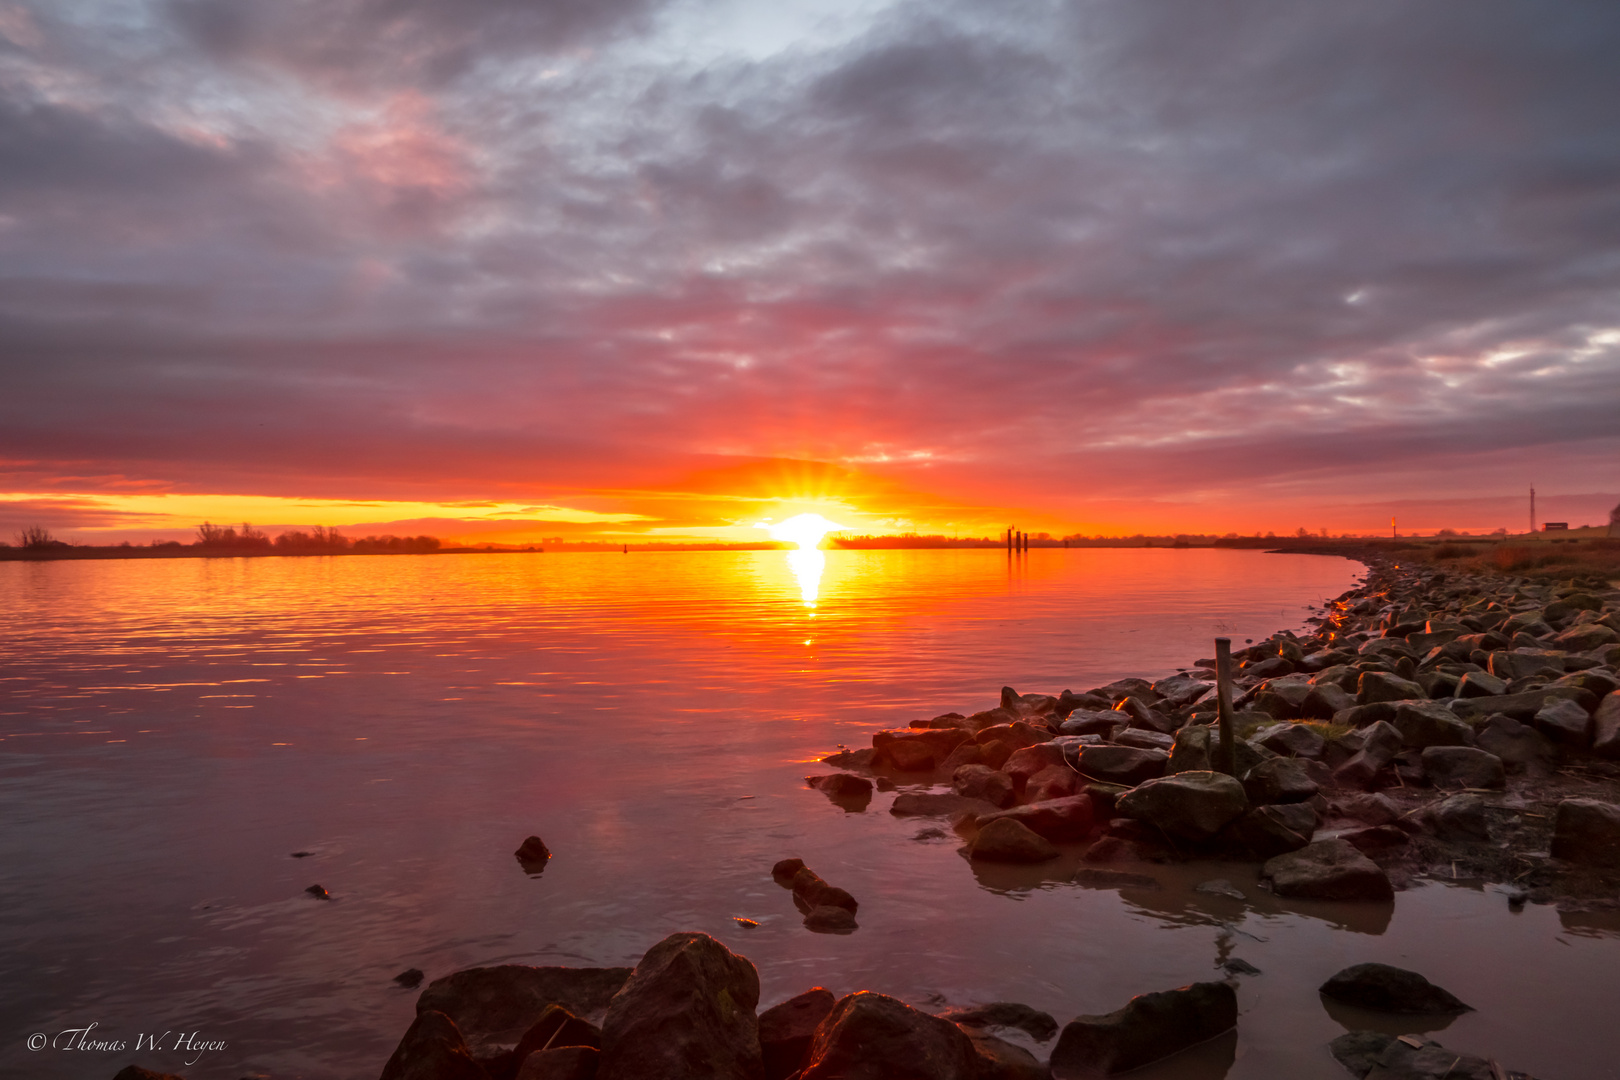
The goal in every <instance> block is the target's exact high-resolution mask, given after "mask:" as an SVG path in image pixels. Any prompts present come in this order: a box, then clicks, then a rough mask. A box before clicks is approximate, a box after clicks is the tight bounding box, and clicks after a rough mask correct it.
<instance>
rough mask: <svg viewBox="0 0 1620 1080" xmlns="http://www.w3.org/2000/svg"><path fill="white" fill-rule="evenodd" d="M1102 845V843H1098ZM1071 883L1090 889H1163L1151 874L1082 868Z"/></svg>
mask: <svg viewBox="0 0 1620 1080" xmlns="http://www.w3.org/2000/svg"><path fill="white" fill-rule="evenodd" d="M1098 843H1099V844H1100V843H1102V841H1100V840H1099V841H1098ZM1069 881H1070V882H1071V883H1073V884H1075V885H1082V886H1084V887H1086V888H1088V889H1162V888H1164V886H1163V885H1161V884H1159V879H1158V878H1156V877H1154V876H1153V875H1151V874H1133V873H1131V872H1130V871H1129V870H1103V869H1100V868H1096V867H1090V866H1082V867H1081V868H1080V869H1078V870H1076V871H1075V872H1074V876H1073V877H1071V878H1070V879H1069Z"/></svg>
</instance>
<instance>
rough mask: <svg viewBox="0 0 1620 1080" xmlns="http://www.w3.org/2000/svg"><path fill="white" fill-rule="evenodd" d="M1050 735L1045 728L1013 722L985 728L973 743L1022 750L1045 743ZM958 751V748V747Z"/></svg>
mask: <svg viewBox="0 0 1620 1080" xmlns="http://www.w3.org/2000/svg"><path fill="white" fill-rule="evenodd" d="M1051 737H1052V733H1051V732H1050V731H1048V730H1047V729H1046V728H1045V727H1036V726H1035V725H1034V724H1030V723H1027V722H1025V721H1023V720H1015V721H1013V722H1012V723H1010V724H996V725H994V726H992V727H987V728H985V729H984V730H983V731H981V732H979V733H978V734H977V735H975V736H973V741H974V742H976V743H979V744H981V745H982V744H985V743H991V742H1001V743H1006V744H1007V746H1008V747H1009V748H1011V749H1013V750H1022V749H1023V748H1024V747H1026V746H1035V745H1037V744H1039V743H1043V742H1046V741H1047V740H1048V739H1050V738H1051ZM958 749H960V747H958Z"/></svg>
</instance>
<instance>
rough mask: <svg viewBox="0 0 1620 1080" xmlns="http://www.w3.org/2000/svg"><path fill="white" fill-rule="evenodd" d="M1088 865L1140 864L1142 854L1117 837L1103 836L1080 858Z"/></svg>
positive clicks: (1129, 843) (1133, 846) (1127, 841)
mask: <svg viewBox="0 0 1620 1080" xmlns="http://www.w3.org/2000/svg"><path fill="white" fill-rule="evenodd" d="M1080 858H1081V859H1083V860H1085V861H1086V862H1088V863H1114V862H1141V861H1142V853H1141V851H1139V850H1138V849H1137V847H1136V845H1135V844H1133V843H1131V842H1130V841H1129V840H1126V839H1123V838H1122V837H1118V836H1104V837H1102V838H1101V839H1099V840H1098V841H1096V842H1095V843H1094V844H1092V845H1091V846H1090V847H1088V848H1086V850H1085V853H1084V854H1083V855H1081V856H1080Z"/></svg>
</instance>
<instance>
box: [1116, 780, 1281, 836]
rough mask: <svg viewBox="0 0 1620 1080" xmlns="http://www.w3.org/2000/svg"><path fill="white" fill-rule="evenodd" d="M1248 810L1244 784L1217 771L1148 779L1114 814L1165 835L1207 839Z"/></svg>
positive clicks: (1128, 794) (1129, 793)
mask: <svg viewBox="0 0 1620 1080" xmlns="http://www.w3.org/2000/svg"><path fill="white" fill-rule="evenodd" d="M1248 808H1249V800H1248V798H1247V797H1246V796H1245V795H1244V793H1243V785H1242V784H1240V783H1238V782H1237V781H1236V780H1234V779H1233V778H1232V777H1230V776H1227V775H1226V774H1224V773H1218V772H1184V773H1175V774H1174V775H1171V776H1165V777H1160V778H1159V779H1156V780H1148V781H1146V782H1145V783H1143V784H1141V785H1139V786H1138V787H1136V788H1134V789H1132V790H1131V791H1129V792H1127V793H1126V794H1125V795H1124V796H1122V797H1121V798H1120V800H1119V802H1118V803H1116V804H1115V807H1114V809H1115V812H1117V813H1119V814H1122V815H1124V816H1126V817H1130V818H1134V819H1136V820H1138V821H1142V822H1146V823H1147V824H1149V825H1152V826H1153V827H1155V828H1157V829H1158V830H1159V831H1160V832H1163V833H1164V834H1165V835H1167V836H1172V837H1176V838H1179V839H1183V840H1207V839H1208V838H1209V837H1211V836H1214V835H1215V834H1216V833H1218V832H1220V831H1221V829H1223V828H1225V827H1226V825H1227V823H1228V822H1231V821H1234V820H1236V819H1237V818H1239V817H1241V816H1242V815H1243V814H1244V813H1245V812H1246V811H1247V810H1248Z"/></svg>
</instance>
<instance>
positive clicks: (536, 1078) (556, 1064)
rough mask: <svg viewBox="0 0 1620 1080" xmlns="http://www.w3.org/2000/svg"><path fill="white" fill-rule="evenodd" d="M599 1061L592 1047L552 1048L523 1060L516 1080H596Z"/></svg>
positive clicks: (600, 1056)
mask: <svg viewBox="0 0 1620 1080" xmlns="http://www.w3.org/2000/svg"><path fill="white" fill-rule="evenodd" d="M601 1061H602V1051H600V1050H598V1049H596V1048H595V1047H594V1046H553V1047H551V1048H550V1049H548V1050H536V1051H535V1052H534V1053H532V1054H530V1055H529V1056H528V1057H526V1058H524V1059H523V1067H522V1068H520V1069H519V1070H518V1073H517V1080H596V1074H597V1071H598V1070H599V1069H600V1068H601Z"/></svg>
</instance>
